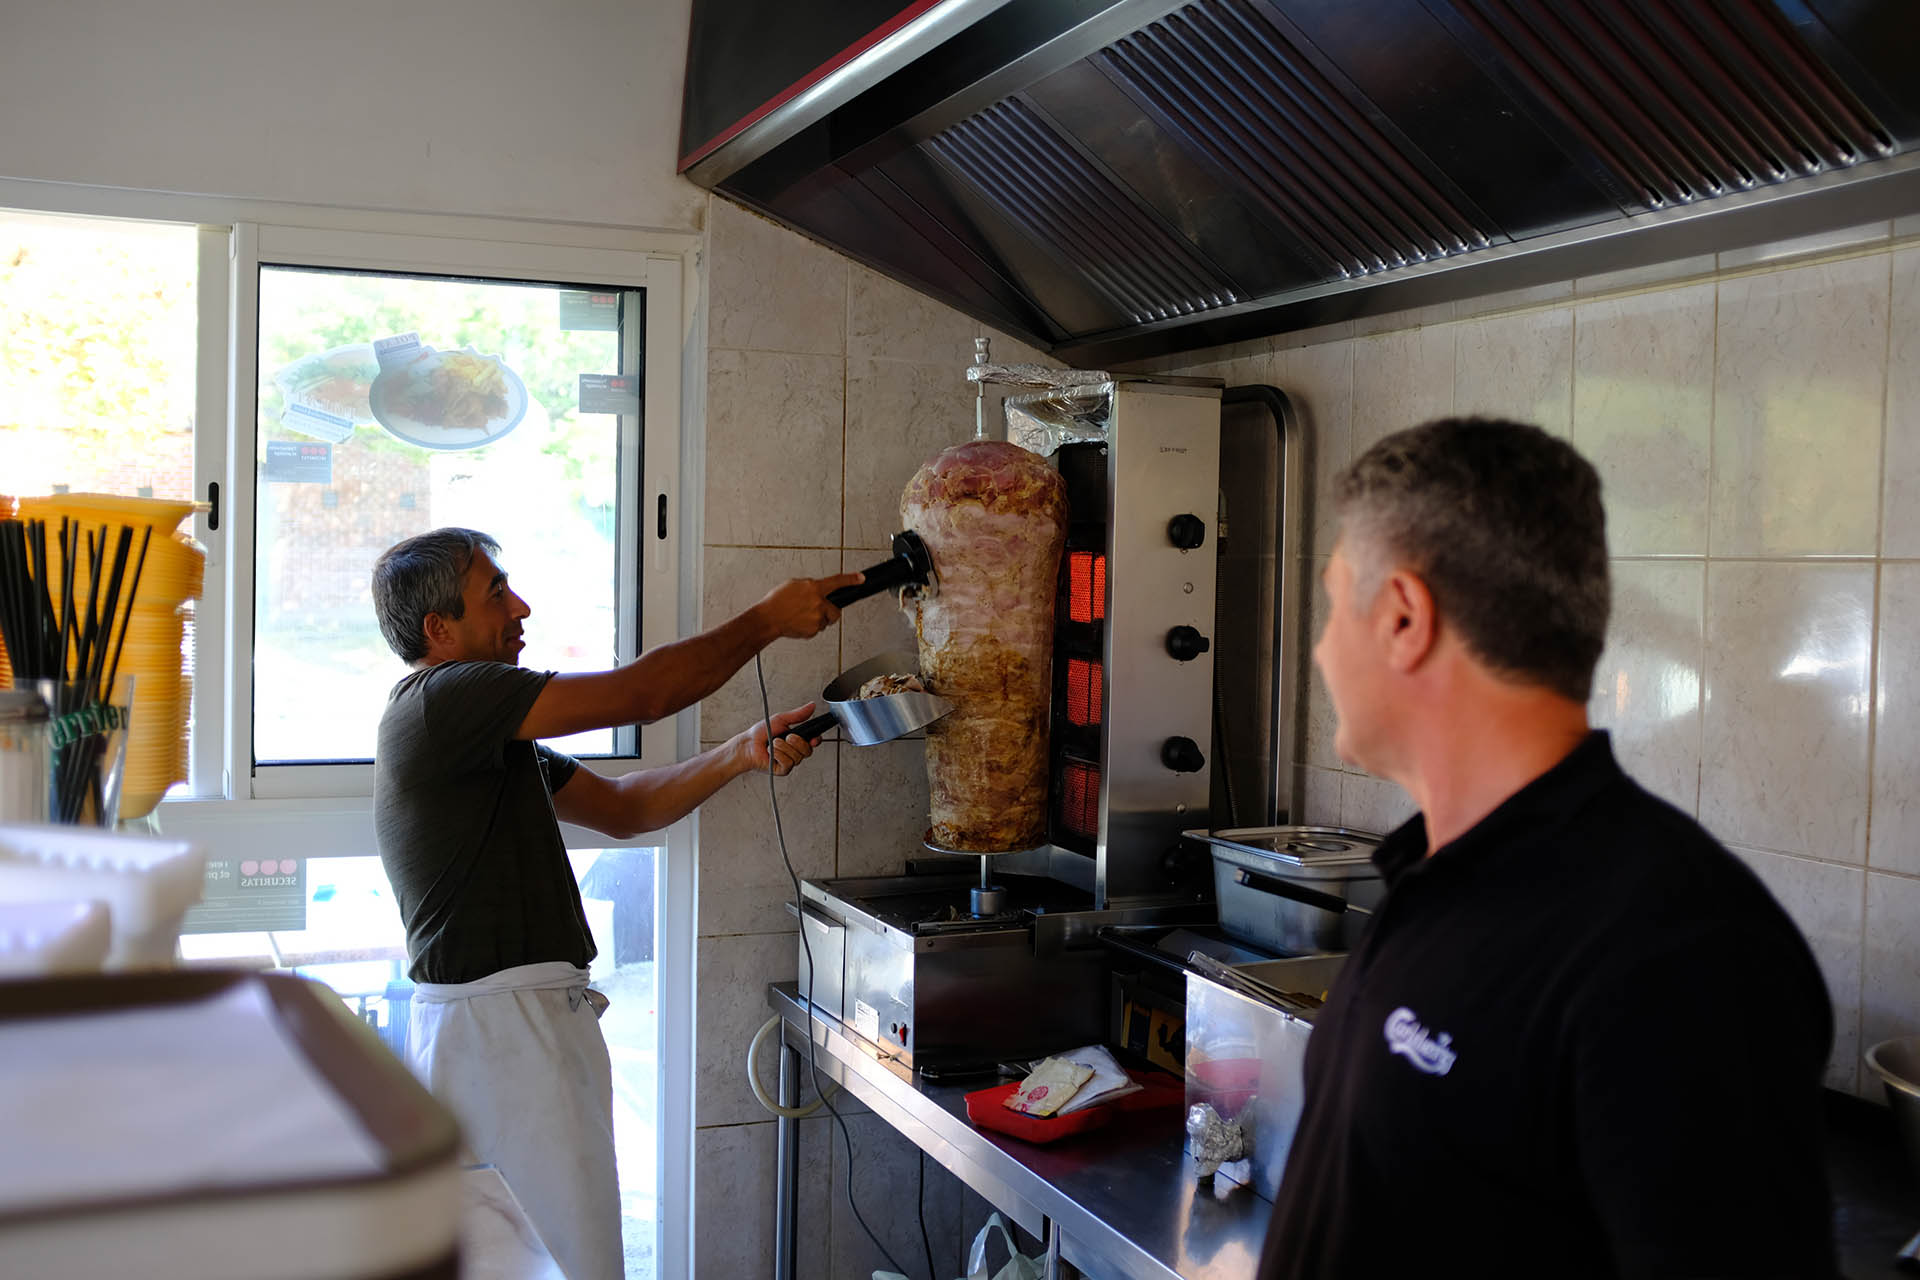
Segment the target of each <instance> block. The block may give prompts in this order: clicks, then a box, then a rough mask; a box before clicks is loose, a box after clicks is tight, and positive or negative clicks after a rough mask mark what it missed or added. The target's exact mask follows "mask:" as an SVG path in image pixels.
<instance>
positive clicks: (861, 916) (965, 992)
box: [799, 352, 1300, 1067]
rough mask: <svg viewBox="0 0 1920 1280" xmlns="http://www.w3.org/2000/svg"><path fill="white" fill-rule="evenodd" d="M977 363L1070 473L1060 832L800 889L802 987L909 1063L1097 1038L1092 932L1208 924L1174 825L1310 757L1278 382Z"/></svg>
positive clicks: (1025, 439) (1012, 412) (1102, 1020)
mask: <svg viewBox="0 0 1920 1280" xmlns="http://www.w3.org/2000/svg"><path fill="white" fill-rule="evenodd" d="M974 380H975V381H976V382H982V383H985V382H1001V383H1004V384H1009V385H1013V386H1015V387H1017V388H1018V391H1017V393H1016V394H1013V395H1010V396H1008V397H1007V399H1006V400H1005V401H1004V402H1003V412H1004V414H1005V427H1006V435H1007V439H1008V440H1010V441H1012V442H1013V443H1015V444H1018V445H1020V446H1022V447H1024V448H1027V449H1029V450H1031V451H1033V452H1034V453H1037V454H1039V455H1041V456H1043V457H1047V458H1049V459H1050V460H1051V461H1052V462H1053V464H1054V465H1055V466H1056V467H1058V468H1059V470H1060V473H1061V475H1062V477H1063V478H1064V479H1065V481H1066V487H1067V494H1068V505H1069V523H1068V531H1067V542H1066V551H1065V554H1064V556H1063V559H1062V564H1061V570H1060V577H1059V581H1058V586H1057V590H1058V595H1057V599H1056V607H1055V644H1054V652H1053V700H1052V701H1053V705H1052V713H1051V715H1052V721H1051V736H1050V743H1049V758H1050V795H1049V829H1048V838H1047V842H1046V843H1045V844H1044V845H1041V846H1040V847H1037V848H1034V849H1028V850H1020V851H1012V852H1007V853H1003V854H1000V855H996V856H994V857H993V859H992V870H991V876H990V877H989V875H988V873H987V872H986V870H985V868H984V866H982V867H980V868H978V870H979V872H980V874H975V871H976V867H975V866H974V865H973V863H972V860H973V859H976V858H978V857H979V855H978V853H977V852H974V853H969V854H968V855H966V856H967V859H968V861H967V862H961V861H960V860H958V859H956V858H953V857H946V856H939V852H940V851H938V850H934V849H933V847H932V846H925V849H927V850H932V851H933V853H934V854H935V855H936V856H934V857H930V858H926V857H914V856H912V855H914V854H916V853H918V852H921V851H915V850H902V854H903V861H904V862H905V864H906V874H904V875H901V876H892V877H884V878H860V879H839V880H824V881H807V882H805V883H804V884H803V885H802V900H801V905H800V907H799V914H800V917H801V925H802V933H803V937H804V939H805V946H804V947H802V948H801V949H800V957H799V960H800V985H801V991H802V994H803V995H806V996H808V997H809V998H811V999H812V1001H813V1002H814V1004H815V1005H816V1006H818V1007H819V1008H820V1009H821V1010H822V1011H823V1012H825V1013H828V1014H830V1015H832V1016H834V1017H836V1018H838V1019H839V1020H840V1021H841V1022H843V1023H844V1024H845V1025H846V1026H847V1027H849V1028H851V1029H852V1030H853V1031H854V1032H856V1033H857V1034H858V1035H859V1036H861V1037H862V1038H864V1039H865V1040H866V1041H868V1042H869V1043H870V1044H871V1045H872V1046H874V1048H875V1050H876V1052H878V1053H879V1054H881V1055H882V1056H883V1057H886V1058H889V1059H892V1060H894V1061H896V1062H897V1063H898V1064H900V1065H902V1066H909V1067H910V1066H915V1065H924V1064H925V1063H927V1062H929V1061H935V1062H943V1063H945V1062H954V1061H967V1062H973V1061H983V1060H993V1059H995V1058H1019V1057H1031V1056H1037V1055H1040V1054H1043V1053H1047V1052H1052V1051H1056V1050H1061V1049H1068V1048H1073V1047H1076V1046H1078V1045H1082V1044H1086V1043H1089V1042H1094V1041H1099V1040H1103V1039H1105V1038H1106V1033H1107V1026H1108V1017H1109V1009H1110V998H1111V983H1112V961H1111V955H1110V953H1109V952H1108V950H1107V949H1106V948H1105V947H1104V946H1103V945H1102V944H1101V942H1100V940H1099V937H1098V935H1099V932H1100V931H1101V930H1102V929H1103V928H1105V927H1110V926H1119V927H1126V926H1136V927H1137V926H1148V925H1162V926H1169V927H1171V926H1176V925H1209V924H1211V923H1212V922H1213V919H1214V915H1215V908H1214V904H1213V892H1212V877H1211V872H1210V867H1209V863H1208V860H1207V859H1206V858H1205V857H1204V856H1203V855H1202V854H1201V852H1200V851H1199V850H1198V849H1197V848H1196V847H1195V846H1193V845H1191V844H1188V843H1184V842H1183V841H1182V839H1181V833H1182V832H1183V831H1185V830H1189V829H1193V828H1201V827H1208V826H1211V825H1214V824H1215V821H1216V819H1217V820H1218V823H1219V825H1222V826H1230V825H1234V823H1236V822H1248V821H1251V822H1269V823H1271V822H1277V821H1283V820H1285V818H1286V816H1287V809H1288V808H1289V798H1290V794H1291V782H1292V764H1293V759H1294V756H1295V752H1294V751H1293V750H1292V749H1291V741H1292V733H1293V725H1294V717H1293V715H1292V685H1291V682H1290V681H1289V680H1288V679H1287V678H1286V672H1287V670H1288V669H1289V668H1290V667H1291V666H1292V665H1293V662H1292V653H1291V645H1290V644H1287V643H1285V637H1287V636H1289V635H1291V634H1292V630H1293V625H1294V621H1295V620H1296V619H1297V616H1298V615H1297V607H1298V606H1297V601H1296V600H1295V599H1294V591H1293V586H1294V578H1293V575H1291V574H1288V573H1286V572H1285V569H1286V567H1287V566H1288V565H1290V564H1291V563H1293V562H1294V561H1295V560H1296V559H1297V550H1298V548H1297V545H1295V544H1294V543H1293V541H1292V539H1293V537H1294V536H1295V534H1294V532H1293V531H1294V530H1295V529H1296V528H1297V526H1298V523H1299V509H1298V505H1297V503H1294V502H1290V501H1288V495H1289V494H1297V492H1298V487H1299V474H1300V473H1299V458H1298V437H1297V434H1296V432H1295V431H1294V430H1293V424H1292V423H1291V422H1290V421H1289V420H1288V413H1287V409H1286V404H1285V399H1284V397H1282V396H1280V395H1279V394H1278V393H1277V392H1273V391H1272V390H1271V389H1270V388H1268V389H1262V392H1261V393H1260V394H1258V395H1255V396H1249V395H1248V394H1246V393H1244V392H1238V391H1237V392H1236V393H1234V395H1233V396H1232V403H1231V404H1230V405H1229V407H1228V411H1227V412H1226V413H1225V414H1223V412H1222V403H1223V395H1222V387H1221V384H1220V383H1219V382H1218V381H1217V380H1214V379H1194V378H1148V377H1134V376H1115V375H1105V374H1097V373H1090V372H1088V371H1084V370H1065V371H1058V372H1056V371H1052V370H1045V369H1041V368H1038V367H1035V366H1012V367H1001V366H986V364H985V354H984V352H982V353H981V358H980V362H979V364H978V365H976V369H975V371H974ZM933 569H934V571H935V572H936V573H937V571H938V569H939V566H938V565H935V566H933ZM1223 591H1225V592H1227V593H1228V594H1229V595H1230V596H1231V599H1230V600H1227V601H1222V599H1221V595H1222V592H1223ZM1277 649H1278V650H1283V651H1284V652H1282V653H1281V655H1280V657H1279V658H1276V656H1275V654H1276V650H1277ZM1221 688H1224V689H1226V690H1229V691H1231V696H1229V697H1227V698H1224V699H1223V698H1221V697H1219V696H1217V695H1216V689H1221ZM1229 708H1230V709H1229ZM1249 708H1251V709H1252V710H1253V714H1248V710H1249ZM983 861H984V860H983ZM809 954H811V957H812V965H811V966H809V962H808V956H809ZM816 970H817V972H816Z"/></svg>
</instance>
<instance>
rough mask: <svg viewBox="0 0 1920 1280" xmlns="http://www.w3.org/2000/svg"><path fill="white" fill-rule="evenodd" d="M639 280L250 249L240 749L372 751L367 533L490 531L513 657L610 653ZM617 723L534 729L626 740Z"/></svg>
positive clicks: (375, 651)
mask: <svg viewBox="0 0 1920 1280" xmlns="http://www.w3.org/2000/svg"><path fill="white" fill-rule="evenodd" d="M645 296H646V295H645V292H644V291H643V290H640V289H618V288H611V287H607V286H598V287H595V286H590V285H581V284H575V285H554V284H525V283H520V282H508V281H498V280H471V279H452V278H447V277H434V276H422V275H396V274H386V273H374V272H348V271H330V270H320V269H311V268H295V267H281V266H263V267H261V269H260V321H259V330H260V339H259V361H258V371H259V396H258V410H259V419H258V433H257V444H258V451H257V454H256V458H255V486H256V487H255V491H254V495H255V496H254V501H255V514H256V520H257V529H256V533H255V541H254V546H255V549H256V556H255V572H254V590H255V593H256V598H255V601H254V648H253V680H254V703H253V707H254V722H253V745H254V757H255V761H256V763H257V764H261V765H272V764H286V763H308V762H315V761H352V760H360V761H365V760H371V759H372V758H373V748H374V733H375V729H376V726H377V725H378V722H379V718H380V712H381V709H382V707H383V706H384V704H385V701H386V694H387V690H388V689H390V688H391V687H392V686H393V683H394V681H395V680H397V679H398V678H399V677H400V676H401V674H403V672H404V667H403V666H402V665H401V663H400V661H399V659H397V658H396V657H395V656H394V654H393V652H392V651H391V650H390V649H389V648H388V647H387V644H386V642H385V641H384V640H383V639H382V638H381V635H380V631H379V628H378V627H377V625H376V624H375V620H374V614H373V605H372V600H371V596H370V594H369V589H368V581H369V575H370V573H371V570H372V568H373V563H374V561H375V560H376V559H377V558H378V557H379V555H380V553H381V552H382V551H384V550H386V548H388V547H389V546H391V545H393V544H394V543H395V542H398V541H400V540H401V539H403V538H406V537H410V536H412V535H414V534H417V533H424V532H426V531H427V530H429V529H433V528H437V527H439V526H442V525H464V526H468V527H471V528H477V529H480V530H482V531H484V532H486V533H489V534H491V535H492V536H493V537H495V538H497V539H498V540H499V541H500V543H501V547H502V551H501V554H500V561H501V563H502V565H503V566H504V567H506V568H507V570H508V572H509V573H510V574H513V573H514V571H515V568H516V566H519V567H522V568H523V569H524V572H523V573H520V574H516V575H515V577H514V587H515V590H517V591H518V592H519V593H520V594H521V595H522V596H523V597H525V598H526V600H527V602H528V603H529V605H530V606H532V608H533V610H534V612H533V616H532V617H531V618H530V619H529V620H528V621H527V624H526V639H527V649H526V651H525V652H524V653H523V654H521V662H522V664H523V665H525V666H527V667H530V668H536V669H542V670H557V671H582V670H599V669H604V668H606V667H608V666H611V665H613V663H614V661H615V659H616V657H617V656H618V655H619V653H620V643H619V640H620V637H619V634H618V626H617V619H618V618H619V617H620V616H621V615H622V614H627V615H631V614H632V612H633V611H634V606H635V602H636V601H637V598H638V596H637V592H635V591H628V592H624V593H623V592H622V590H621V585H622V584H621V581H620V576H619V572H618V569H619V564H618V560H619V557H618V554H617V550H618V545H619V538H620V535H621V533H622V532H623V530H622V528H621V524H622V517H623V516H624V518H625V520H626V521H627V522H628V525H629V527H628V529H626V530H625V532H627V534H628V536H629V537H630V536H631V533H632V530H631V527H630V526H631V522H632V521H633V520H634V519H635V512H636V504H635V503H633V502H631V501H630V502H628V503H626V504H624V510H623V504H621V503H620V502H619V497H620V495H621V492H622V490H623V488H625V489H626V490H628V491H629V492H631V490H632V489H633V487H634V486H633V484H632V483H631V478H632V477H633V476H637V475H638V474H639V473H640V469H641V468H640V465H639V464H640V463H642V462H643V461H644V459H640V458H623V457H622V451H623V447H624V448H626V449H629V450H631V449H633V448H634V447H635V445H637V443H638V441H639V440H640V438H641V437H640V433H639V431H638V430H637V423H638V418H639V410H640V399H641V379H640V377H639V376H638V370H639V367H640V364H641V350H640V345H641V344H640V335H641V333H642V332H643V330H644V327H645V326H644V307H645V302H644V299H645ZM623 476H626V477H627V478H628V483H627V484H626V485H624V486H623V485H622V483H621V481H622V477H623ZM628 585H629V586H630V587H636V588H637V585H638V584H632V583H630V584H628ZM623 597H624V598H623ZM623 606H624V607H623ZM625 736H626V738H627V741H625V742H623V743H618V744H617V743H616V734H615V733H614V731H611V730H600V731H597V732H593V733H585V734H579V735H576V736H575V737H573V738H569V739H565V740H560V741H556V742H554V743H553V744H552V745H553V746H555V747H557V748H558V749H560V750H562V751H566V752H569V753H570V754H574V755H581V754H593V755H610V754H614V753H615V752H616V751H618V752H620V753H621V754H632V752H633V746H632V741H631V734H630V731H629V732H628V733H627V734H626V735H625Z"/></svg>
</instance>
